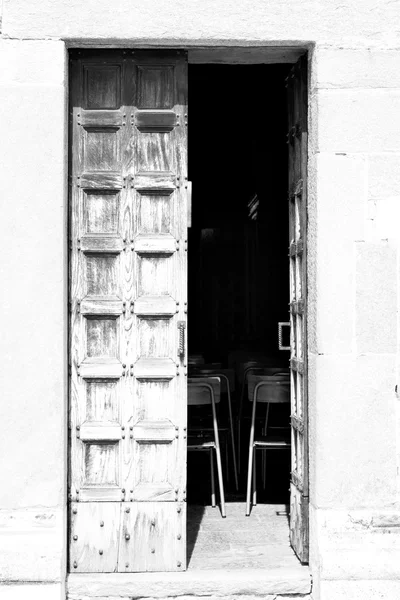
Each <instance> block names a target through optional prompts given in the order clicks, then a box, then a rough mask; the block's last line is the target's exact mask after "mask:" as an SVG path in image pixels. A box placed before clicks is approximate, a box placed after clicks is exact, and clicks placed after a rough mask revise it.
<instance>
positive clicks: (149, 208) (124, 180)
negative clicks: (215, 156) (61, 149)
mask: <svg viewBox="0 0 400 600" xmlns="http://www.w3.org/2000/svg"><path fill="white" fill-rule="evenodd" d="M186 88H187V76H186V55H185V54H184V53H181V52H174V53H164V52H153V51H151V52H150V51H140V52H137V53H135V54H132V53H127V52H124V51H104V52H103V51H99V52H98V53H93V52H88V53H84V52H83V53H82V54H81V55H80V56H77V58H74V59H73V60H72V61H71V104H70V131H71V153H70V156H71V160H70V162H71V172H70V175H71V176H70V182H71V184H70V198H71V201H70V247H71V255H70V304H71V318H70V366H71V379H70V390H71V395H70V426H71V436H70V439H71V444H70V467H71V468H70V499H71V500H73V501H74V502H77V503H78V502H79V511H78V513H77V514H78V515H81V514H83V512H82V510H84V511H86V512H85V513H84V514H85V515H86V517H87V518H86V519H85V518H83V517H81V516H80V517H79V518H74V519H73V530H74V535H78V538H79V539H82V540H83V542H82V544H83V545H82V546H80V545H79V544H78V545H77V544H72V541H73V540H72V541H71V553H70V556H71V561H70V562H71V565H73V562H74V561H76V562H77V563H78V564H79V566H78V567H76V568H77V569H78V570H79V571H80V572H84V571H86V572H111V571H116V570H123V571H124V572H129V571H140V570H160V571H162V570H174V569H175V570H182V569H184V568H185V560H184V556H185V541H184V538H182V541H181V543H180V544H177V543H176V539H177V538H176V536H177V530H178V529H179V531H180V530H181V529H182V528H183V529H184V528H185V527H184V522H185V521H184V519H185V516H184V515H185V511H184V508H182V510H181V511H180V512H179V513H178V512H177V506H178V502H179V503H180V502H182V501H183V500H184V499H185V477H186V461H185V457H186V441H185V436H184V435H183V428H184V427H185V426H186V385H185V377H184V373H185V368H186V367H185V365H186V362H185V361H186V359H185V358H182V361H181V362H179V361H178V356H177V347H178V335H179V334H178V328H177V321H178V320H181V321H182V320H186V313H185V312H184V306H185V304H184V303H185V302H186V301H187V293H186V252H185V248H184V246H185V244H184V242H185V240H186V212H187V211H186V188H185V181H187V161H186V153H187V134H186V127H185V125H184V123H185V118H184V115H185V114H186V111H187V105H186V96H187V93H186ZM178 374H179V375H181V376H180V377H177V375H178ZM126 502H129V506H130V510H131V511H132V512H131V515H130V517H128V516H127V513H126V512H125V509H124V506H125V505H126ZM83 505H85V508H84V509H81V506H83ZM179 506H181V505H180V504H179ZM107 507H108V508H107ZM103 513H104V515H105V514H106V513H107V515H108V517H107V518H108V521H107V522H109V523H111V521H112V522H113V527H114V529H113V532H112V533H111V532H110V531H109V530H107V531H108V534H107V535H108V538H106V537H104V535H103V537H101V536H100V538H99V539H100V540H103V541H101V543H102V544H103V545H104V548H101V549H102V550H103V553H102V554H100V553H99V551H97V550H98V548H97V541H96V539H97V538H95V540H94V541H93V540H91V539H90V533H89V532H90V527H91V526H92V524H93V522H94V521H96V520H98V518H99V515H102V514H103ZM121 515H122V517H121ZM149 515H151V518H150V516H149ZM111 517H112V518H111ZM127 519H128V520H129V519H130V520H129V527H132V529H133V533H134V535H132V538H131V541H130V544H129V548H128V549H127V546H126V539H125V537H124V535H125V534H124V535H123V531H124V527H125V525H124V527H123V526H122V523H125V524H126V523H127V522H128V521H127ZM149 519H150V521H152V520H154V519H155V520H156V523H157V525H156V527H154V528H153V529H151V530H150V533H149V531H147V522H148V520H149ZM120 523H121V527H120ZM182 523H183V524H182ZM125 529H126V527H125ZM78 530H79V532H78V533H77V531H78ZM104 531H105V530H103V532H102V533H103V534H104ZM107 540H108V541H107ZM149 540H150V541H151V543H152V544H154V547H155V548H156V552H155V553H150V555H148V552H149V551H148V547H147V544H148V543H150V541H149ZM95 542H96V543H95ZM99 543H100V542H99ZM107 544H108V546H109V550H110V552H109V553H108V554H107V556H108V558H107V560H106V559H105V555H106V550H107ZM77 549H78V550H79V551H78V550H77ZM96 549H97V550H96ZM124 553H125V554H124ZM153 554H154V555H153ZM125 555H126V556H125ZM181 555H182V556H181ZM118 556H119V557H120V559H118ZM127 563H128V564H129V567H126V564H127ZM178 563H179V564H178ZM71 568H72V569H74V568H75V567H71Z"/></svg>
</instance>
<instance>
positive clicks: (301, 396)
mask: <svg viewBox="0 0 400 600" xmlns="http://www.w3.org/2000/svg"><path fill="white" fill-rule="evenodd" d="M287 87H288V117H289V118H288V121H289V132H288V142H289V244H290V245H289V262H290V325H291V327H290V336H291V340H290V345H291V358H290V371H291V413H292V416H291V422H292V472H291V484H290V539H291V544H292V546H293V548H294V550H295V552H296V554H297V556H298V557H299V559H300V560H301V561H302V562H307V561H308V442H307V440H308V437H307V421H308V419H307V328H306V324H307V323H306V317H307V303H306V300H307V264H306V260H307V196H306V193H307V57H306V56H303V57H301V58H300V60H299V61H298V62H297V63H296V65H295V66H294V67H293V68H292V70H291V72H290V74H289V77H288V86H287Z"/></svg>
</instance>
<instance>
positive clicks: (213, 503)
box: [210, 448, 217, 508]
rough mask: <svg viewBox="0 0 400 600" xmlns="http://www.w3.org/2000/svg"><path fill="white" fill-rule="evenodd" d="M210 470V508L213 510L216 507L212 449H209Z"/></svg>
mask: <svg viewBox="0 0 400 600" xmlns="http://www.w3.org/2000/svg"><path fill="white" fill-rule="evenodd" d="M210 468H211V506H212V507H213V508H215V507H216V506H217V503H216V500H215V475H214V456H213V451H212V448H210Z"/></svg>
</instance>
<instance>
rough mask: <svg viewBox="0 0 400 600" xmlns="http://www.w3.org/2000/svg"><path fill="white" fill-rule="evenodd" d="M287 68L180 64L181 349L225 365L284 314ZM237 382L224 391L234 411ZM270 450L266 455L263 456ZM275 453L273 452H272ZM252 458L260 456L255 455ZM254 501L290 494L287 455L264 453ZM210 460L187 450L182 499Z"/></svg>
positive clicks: (204, 485)
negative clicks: (184, 241)
mask: <svg viewBox="0 0 400 600" xmlns="http://www.w3.org/2000/svg"><path fill="white" fill-rule="evenodd" d="M290 67H291V65H285V64H280V65H189V152H188V154H189V180H191V181H192V182H193V196H192V227H191V228H190V229H189V237H188V250H189V252H188V261H189V291H188V302H189V314H188V333H189V336H188V340H189V341H188V344H189V354H197V353H200V354H202V355H203V356H204V358H205V361H206V363H211V362H218V363H222V365H223V366H228V363H229V356H230V355H231V353H232V352H235V351H236V352H237V351H239V350H243V351H244V352H246V351H249V352H252V351H255V352H257V351H258V352H263V353H266V354H268V356H271V357H276V360H277V362H279V364H286V365H287V364H288V360H289V352H285V351H284V352H282V351H279V350H278V322H279V321H288V320H289V313H288V302H289V269H288V201H287V188H288V157H287V145H286V133H287V107H286V88H285V78H286V76H287V74H288V71H289V69H290ZM239 394H240V388H239V386H236V392H235V394H234V396H233V409H234V411H235V410H237V404H238V396H239ZM242 436H243V437H242V448H241V464H242V468H241V473H240V489H239V492H237V491H236V490H235V489H234V486H233V477H232V476H231V477H230V482H229V483H227V482H226V499H227V501H229V500H230V499H235V500H241V499H243V498H244V492H245V482H246V476H247V466H246V465H247V462H246V461H247V454H248V429H247V430H246V426H245V424H244V429H243V434H242ZM273 454H274V456H272V455H273ZM275 454H276V456H275ZM259 462H261V461H259ZM267 470H268V473H267V477H268V481H273V482H274V483H273V485H268V486H267V489H265V490H263V489H262V486H260V490H259V501H260V502H271V503H274V502H278V503H286V502H288V499H289V473H290V456H288V455H287V454H285V453H282V452H276V453H275V452H274V451H272V453H271V459H268V462H267ZM209 478H210V467H209V459H208V456H206V453H205V454H202V453H201V452H195V453H189V455H188V502H189V503H193V504H202V503H205V504H209V502H210V493H209V490H210V487H209Z"/></svg>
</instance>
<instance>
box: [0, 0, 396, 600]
mask: <svg viewBox="0 0 400 600" xmlns="http://www.w3.org/2000/svg"><path fill="white" fill-rule="evenodd" d="M89 44H94V45H97V46H98V45H101V44H117V45H121V46H124V45H126V46H130V47H135V46H138V45H146V44H147V45H154V46H166V47H168V46H169V47H171V46H175V45H187V46H197V45H200V46H215V45H231V46H240V45H244V46H246V45H247V46H251V45H264V44H265V45H271V46H274V45H285V46H287V45H294V46H295V45H301V46H308V47H309V49H310V65H311V79H310V158H309V253H310V254H309V362H310V368H309V373H310V469H311V470H310V483H311V518H310V527H311V529H310V533H311V569H312V573H313V579H314V588H313V597H314V600H339V599H340V600H341V599H342V598H346V599H347V600H353V599H354V600H355V599H360V600H361V599H364V598H368V600H375V599H378V598H382V597H384V598H387V599H388V600H392V599H393V600H394V599H397V598H398V597H400V581H399V571H398V565H399V564H400V543H399V540H400V537H399V536H400V496H399V474H398V473H399V465H400V445H399V439H400V434H399V428H400V408H399V406H400V402H399V399H398V396H397V395H396V391H395V389H396V385H397V383H398V381H399V369H400V360H399V356H400V352H399V320H398V319H399V317H398V315H399V312H400V311H399V308H400V306H399V298H400V297H399V293H398V290H399V283H400V282H399V277H400V269H399V233H398V228H399V226H398V223H399V222H400V192H399V189H400V188H399V184H400V135H399V134H400V118H399V115H400V70H399V68H398V65H399V63H400V51H399V50H398V48H400V10H399V7H398V5H397V3H396V2H389V1H386V2H384V1H377V0H357V1H354V0H353V1H351V0H345V1H344V2H340V3H339V2H335V1H334V2H332V0H319V1H317V2H316V1H315V0H313V1H312V2H311V0H310V1H309V0H306V1H304V2H298V0H280V1H278V0H269V1H268V2H265V0H241V2H240V3H237V2H233V0H201V1H200V0H198V1H193V0H190V1H189V2H188V0H185V1H183V0H171V1H170V2H168V3H167V2H165V1H161V0H157V1H155V0H145V1H143V2H141V3H140V4H132V3H131V2H128V0H116V1H115V2H113V3H109V2H108V3H105V2H104V3H103V2H101V1H97V2H92V1H90V0H89V1H87V2H84V3H80V2H79V3H78V2H77V1H76V0H71V1H70V2H65V1H62V0H42V1H41V2H39V3H37V2H34V1H33V0H3V19H2V36H1V40H0V98H1V108H2V110H1V112H0V135H1V140H2V142H1V145H0V180H1V197H2V206H3V211H2V219H1V220H0V228H1V235H0V243H1V246H2V252H1V255H2V261H1V274H2V286H1V310H0V315H1V316H0V319H1V327H0V331H1V336H2V344H1V357H2V369H1V376H2V386H1V390H2V398H1V404H0V414H1V421H2V435H1V436H0V452H1V456H2V457H3V459H2V461H1V463H0V476H1V481H2V485H1V486H0V526H1V531H2V535H1V536H0V578H1V580H3V582H4V584H7V585H4V587H3V588H2V589H1V594H2V596H1V597H2V598H4V599H5V600H19V599H20V598H25V597H28V596H29V597H30V598H32V600H36V598H40V599H41V600H61V599H62V598H64V580H65V572H66V563H65V560H66V465H67V463H66V423H67V421H66V389H67V387H66V382H67V371H66V367H67V359H66V347H67V344H66V331H67V269H66V255H67V239H66V237H67V228H66V222H67V219H66V215H67V195H66V182H67V160H66V147H67V144H66V131H67V128H66V115H67V111H66V93H67V85H66V81H67V79H66V72H67V69H66V45H73V46H80V45H89ZM4 457H6V459H4ZM17 583H18V585H16V584H17ZM23 583H25V584H26V587H25V585H22V584H23Z"/></svg>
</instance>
